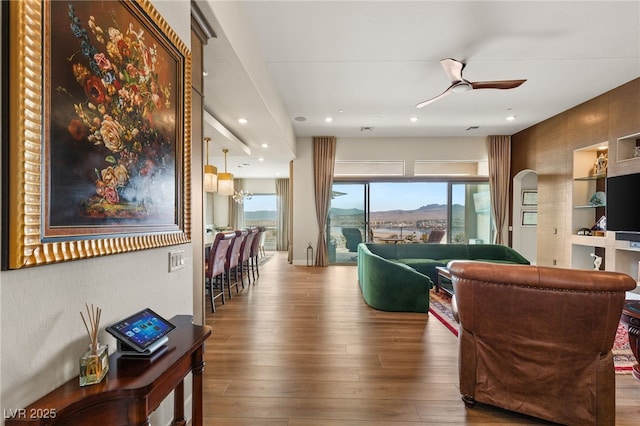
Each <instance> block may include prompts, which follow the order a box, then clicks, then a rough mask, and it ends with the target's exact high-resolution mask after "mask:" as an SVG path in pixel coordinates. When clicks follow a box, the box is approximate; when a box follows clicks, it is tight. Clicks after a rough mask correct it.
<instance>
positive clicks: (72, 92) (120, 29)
mask: <svg viewBox="0 0 640 426" xmlns="http://www.w3.org/2000/svg"><path fill="white" fill-rule="evenodd" d="M53 3H54V5H53V6H52V7H57V8H61V7H62V6H64V7H65V8H66V17H65V19H66V21H67V25H59V26H57V27H56V29H55V31H60V32H62V31H64V32H67V33H66V34H62V35H60V37H59V41H60V43H64V47H66V51H65V55H64V57H63V58H59V57H58V56H57V55H54V54H52V57H53V59H52V62H53V67H52V68H53V70H54V71H53V74H52V75H53V77H52V92H55V95H56V96H57V98H56V99H58V98H59V99H61V101H60V102H59V104H58V105H59V106H60V108H58V106H57V105H53V104H52V105H51V116H52V122H53V123H54V124H52V129H51V132H52V133H51V134H52V139H55V140H54V141H52V148H51V158H52V159H51V172H50V174H51V178H50V179H51V188H52V190H51V191H52V192H51V208H50V217H51V222H52V223H51V224H52V226H56V225H63V226H64V225H68V224H73V225H74V226H75V225H80V226H82V225H94V224H96V223H97V224H100V225H111V224H115V225H123V224H127V225H139V224H157V223H162V224H164V223H175V217H176V212H175V210H176V139H177V138H176V116H177V111H176V105H175V104H176V101H175V99H176V96H175V94H174V93H172V92H173V90H174V87H172V83H173V84H176V76H175V74H176V72H175V69H174V70H172V69H171V66H172V64H171V62H172V61H171V56H170V55H169V54H168V53H167V52H166V50H165V49H164V48H163V46H162V45H160V43H159V42H158V41H157V39H156V38H154V36H153V34H152V33H151V32H150V31H149V30H148V29H147V28H145V27H144V26H143V25H142V24H141V23H140V22H139V21H138V20H137V19H136V17H135V16H134V15H132V14H131V13H125V12H127V9H126V8H124V6H123V5H122V4H120V3H114V2H78V3H76V4H75V5H74V3H66V2H65V3H63V4H62V5H60V3H62V2H53ZM88 3H91V4H94V6H93V8H94V10H92V9H91V7H89V6H88ZM97 3H100V4H101V5H96V4H97ZM98 7H101V8H102V9H101V10H95V9H96V8H98ZM116 7H119V8H120V9H117V10H116V9H115V8H116ZM104 8H107V9H106V10H105V9H104ZM109 8H112V9H109ZM79 9H82V16H81V14H80V13H79V12H77V10H79ZM92 12H93V13H92ZM53 16H56V15H55V14H54V15H53ZM58 16H62V12H61V11H58ZM52 19H55V18H52ZM60 24H62V23H60ZM65 29H66V30H65ZM69 44H71V46H68V45H69ZM63 51H64V50H63ZM174 62H175V61H174ZM56 76H59V77H57V78H56ZM52 96H53V93H52ZM59 109H60V111H58V110H59ZM56 123H57V127H55V126H54V125H55V124H56ZM56 131H57V132H58V133H56ZM65 133H66V136H65Z"/></svg>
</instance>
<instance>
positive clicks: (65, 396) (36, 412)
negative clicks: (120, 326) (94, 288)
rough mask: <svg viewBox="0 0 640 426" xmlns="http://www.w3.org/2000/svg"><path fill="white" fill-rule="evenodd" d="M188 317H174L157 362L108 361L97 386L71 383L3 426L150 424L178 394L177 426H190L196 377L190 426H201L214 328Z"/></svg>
mask: <svg viewBox="0 0 640 426" xmlns="http://www.w3.org/2000/svg"><path fill="white" fill-rule="evenodd" d="M191 319H192V317H191V316H190V315H176V316H175V317H173V318H171V320H170V321H171V322H172V323H173V324H174V325H175V326H176V328H175V330H173V331H172V332H171V333H169V335H168V337H169V342H168V343H167V350H166V351H165V352H164V353H162V354H161V355H159V356H158V357H157V358H156V359H154V360H152V361H149V360H138V359H132V358H123V357H122V356H121V355H120V354H119V353H114V354H112V355H111V356H110V357H109V373H108V374H107V377H106V378H105V379H104V380H103V381H102V382H101V383H99V384H96V385H90V386H84V387H80V384H79V381H78V377H75V378H74V379H72V380H69V381H68V382H66V383H65V384H63V385H62V386H60V387H59V388H57V389H55V390H53V391H52V392H51V393H49V394H47V395H45V396H43V397H42V398H40V399H39V400H37V401H36V402H34V403H33V404H31V405H29V406H28V407H26V408H25V409H24V410H16V411H17V412H16V413H14V417H13V418H10V419H7V420H6V421H5V425H7V426H11V425H57V424H65V425H67V424H69V425H78V426H82V425H87V426H89V425H96V424H104V425H149V424H150V423H149V415H150V414H151V413H152V412H153V411H154V410H156V409H157V408H158V406H159V405H160V403H161V402H162V401H163V400H164V399H165V398H166V397H167V396H168V395H169V394H170V393H171V391H174V407H173V415H174V419H173V422H172V424H173V425H186V419H185V417H184V382H183V379H184V377H185V376H186V375H187V374H189V373H190V372H191V373H193V389H192V392H193V401H192V408H193V412H192V424H193V425H194V426H201V425H202V373H203V371H204V360H203V350H204V342H205V340H207V338H208V337H209V336H210V335H211V327H208V326H197V325H194V324H192V323H191Z"/></svg>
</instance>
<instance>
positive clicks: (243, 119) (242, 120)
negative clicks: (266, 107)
mask: <svg viewBox="0 0 640 426" xmlns="http://www.w3.org/2000/svg"><path fill="white" fill-rule="evenodd" d="M238 123H240V124H247V123H248V121H247V119H246V118H238Z"/></svg>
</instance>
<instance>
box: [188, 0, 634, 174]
mask: <svg viewBox="0 0 640 426" xmlns="http://www.w3.org/2000/svg"><path fill="white" fill-rule="evenodd" d="M198 4H199V5H200V8H201V9H202V11H203V13H204V15H205V17H206V18H207V20H208V21H209V22H210V24H211V26H212V27H213V29H214V31H215V32H216V36H217V37H216V38H215V39H211V40H209V43H208V44H207V46H206V47H205V58H204V61H205V69H206V71H207V72H208V76H206V77H205V109H206V110H207V111H208V112H209V113H210V114H211V115H212V116H213V117H215V120H217V121H219V122H220V123H222V124H223V125H224V126H225V127H226V128H227V129H228V130H229V131H230V132H231V133H233V134H234V135H235V136H236V137H237V139H238V140H239V141H241V142H242V143H243V144H245V145H246V146H247V147H248V148H249V151H250V154H247V153H246V152H244V151H241V150H239V149H238V148H237V145H236V146H235V147H234V143H232V142H227V141H226V140H225V138H224V137H223V136H222V135H219V134H217V133H216V132H215V131H214V130H213V129H211V128H209V127H208V126H205V135H209V136H211V137H212V138H213V141H214V142H213V143H212V147H211V157H210V161H211V163H212V164H216V165H217V166H218V168H221V166H222V162H221V158H220V154H218V153H219V152H220V151H221V149H222V148H223V146H224V145H228V146H225V147H228V148H230V149H231V151H230V156H229V171H230V172H232V173H234V174H235V175H236V176H238V177H274V176H275V174H276V172H278V173H280V175H281V176H283V177H284V176H287V175H288V162H289V161H290V160H292V159H294V158H295V137H309V136H318V135H332V136H337V137H339V138H349V137H461V136H462V137H464V136H469V137H478V136H486V135H490V134H514V133H516V132H518V131H520V130H523V129H525V128H527V127H529V126H531V125H533V124H536V123H538V122H540V121H542V120H544V119H546V118H548V117H551V116H553V115H556V114H558V113H560V112H562V111H564V110H567V109H569V108H571V107H573V106H575V105H578V104H580V103H582V102H584V101H586V100H588V99H591V98H593V97H595V96H597V95H599V94H601V93H604V92H606V91H608V90H611V89H613V88H615V87H617V86H619V85H621V84H623V83H626V82H628V81H630V80H633V79H635V78H637V77H639V76H640V1H637V0H636V1H621V2H616V1H548V2H541V1H529V2H523V1H493V2H486V1H466V2H461V1H408V2H405V1H229V2H227V1H212V0H208V1H205V0H201V1H199V2H198ZM447 57H451V58H455V59H458V60H462V61H465V62H466V63H467V66H466V68H465V70H464V72H463V76H464V77H465V78H466V79H468V80H471V81H483V80H502V79H527V81H526V82H525V83H524V84H523V85H522V86H520V87H519V88H516V89H511V90H475V91H471V92H465V93H454V94H451V95H449V96H447V97H445V98H443V99H441V100H439V101H437V102H435V103H433V104H430V105H428V106H426V107H424V108H422V109H416V108H415V105H416V104H417V103H419V102H421V101H423V100H425V99H429V98H431V97H434V96H436V95H438V94H440V93H441V92H442V91H444V90H445V89H446V88H447V87H448V86H449V84H450V82H449V81H448V79H447V77H446V74H445V73H444V71H443V69H442V67H441V65H440V60H441V59H442V58H447ZM508 115H515V116H516V119H515V120H514V121H506V117H507V116H508ZM329 116H330V117H332V118H333V121H332V122H331V123H327V122H325V118H326V117H329ZM240 117H243V118H246V119H247V120H248V123H247V124H245V125H241V124H239V123H238V122H237V119H238V118H240ZM296 117H305V118H306V121H296V120H295V118H296ZM411 117H416V118H417V121H416V122H411V121H410V118H411ZM471 126H478V128H477V129H475V130H467V129H468V128H469V127H471ZM362 127H373V130H369V131H361V128H362ZM208 133H210V134H208ZM262 143H268V144H269V148H268V149H264V148H261V147H260V145H261V144H262ZM236 144H237V142H236ZM258 157H263V158H264V161H262V162H260V161H258ZM242 163H244V164H249V166H247V167H243V168H238V167H237V166H238V164H242Z"/></svg>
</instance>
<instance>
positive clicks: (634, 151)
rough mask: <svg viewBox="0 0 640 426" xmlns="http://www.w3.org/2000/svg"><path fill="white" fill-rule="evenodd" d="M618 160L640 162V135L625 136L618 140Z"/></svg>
mask: <svg viewBox="0 0 640 426" xmlns="http://www.w3.org/2000/svg"><path fill="white" fill-rule="evenodd" d="M616 160H617V161H618V162H620V161H627V160H640V133H635V134H633V135H629V136H625V137H622V138H619V139H618V140H617V156H616Z"/></svg>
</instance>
